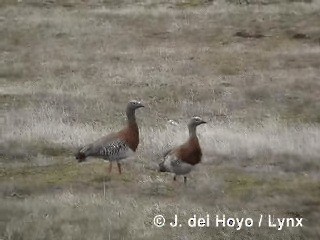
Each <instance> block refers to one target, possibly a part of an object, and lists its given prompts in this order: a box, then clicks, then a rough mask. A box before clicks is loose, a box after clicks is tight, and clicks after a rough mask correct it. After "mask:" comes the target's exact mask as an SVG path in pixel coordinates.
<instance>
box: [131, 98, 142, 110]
mask: <svg viewBox="0 0 320 240" xmlns="http://www.w3.org/2000/svg"><path fill="white" fill-rule="evenodd" d="M142 107H144V105H143V104H142V103H141V102H139V101H137V100H131V101H130V102H128V105H127V109H128V110H136V109H138V108H142Z"/></svg>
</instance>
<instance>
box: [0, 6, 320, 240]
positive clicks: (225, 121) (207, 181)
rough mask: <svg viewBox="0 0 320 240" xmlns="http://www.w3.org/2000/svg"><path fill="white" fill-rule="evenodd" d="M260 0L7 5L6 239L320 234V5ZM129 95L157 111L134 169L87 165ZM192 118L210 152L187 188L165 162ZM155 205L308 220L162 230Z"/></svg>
mask: <svg viewBox="0 0 320 240" xmlns="http://www.w3.org/2000/svg"><path fill="white" fill-rule="evenodd" d="M235 2H236V1H235ZM250 2H251V3H252V4H250V5H248V6H243V5H241V6H240V5H236V4H235V5H234V4H227V3H225V2H224V1H214V2H213V3H207V2H206V1H184V2H180V1H176V2H175V3H166V2H164V1H158V2H157V1H154V2H152V3H151V2H146V3H140V4H138V3H129V2H127V1H108V2H107V3H105V4H104V5H103V4H101V3H99V1H88V2H87V3H85V2H81V1H56V2H55V3H50V2H45V3H44V2H43V1H41V2H40V1H36V0H30V1H29V0H28V1H22V2H21V3H19V4H17V3H13V2H12V1H4V2H2V3H1V4H0V6H1V8H0V25H1V32H0V34H1V36H4V37H2V38H1V39H0V49H1V55H0V60H1V61H0V84H1V85H0V86H1V89H0V103H1V105H0V114H1V120H0V121H1V123H3V124H1V127H2V129H1V133H2V136H3V137H1V149H0V157H1V162H0V164H1V165H0V196H1V199H0V202H1V204H0V213H1V214H0V216H1V217H0V238H4V239H43V238H46V239H69V238H79V239H88V238H92V239H106V238H108V239H130V238H131V239H150V238H151V237H152V238H154V239H163V238H169V239H203V238H209V239H210V238H211V239H239V238H241V237H242V238H245V239H257V238H258V239H266V238H272V239H316V238H318V237H319V235H320V232H319V231H320V230H319V228H318V225H319V220H318V219H319V210H320V209H319V205H320V202H319V201H320V195H319V192H320V191H319V190H320V189H319V186H320V178H319V169H320V164H319V160H318V156H319V153H320V147H319V146H320V145H319V140H320V129H319V127H318V123H319V119H320V115H319V112H320V111H319V110H320V105H319V102H320V101H319V96H320V92H319V89H320V86H319V83H320V81H319V80H320V79H319V76H320V72H319V71H320V70H319V69H320V67H319V66H320V56H319V53H320V48H319V41H320V29H319V25H318V24H317V23H318V22H320V16H319V8H320V4H319V1H316V0H314V1H313V2H312V3H289V2H287V3H282V4H279V2H278V1H273V2H272V3H273V4H262V1H250ZM264 3H268V1H264ZM270 3H271V1H270ZM131 98H138V99H142V100H143V101H144V102H145V103H146V104H147V106H148V108H147V109H144V110H142V111H139V113H138V118H139V121H140V124H141V126H142V142H141V146H140V147H139V153H138V156H137V159H136V160H135V161H134V162H131V163H127V164H126V165H125V167H124V170H125V174H124V175H123V176H118V175H117V174H112V175H111V176H108V175H107V174H106V173H105V167H106V164H105V163H101V162H99V161H93V162H89V163H86V164H82V165H78V164H77V163H75V162H74V159H73V158H72V153H73V152H74V151H75V149H76V148H77V147H79V146H80V145H82V144H84V143H86V142H89V141H91V140H93V139H95V138H97V137H99V136H101V134H102V133H103V132H108V131H110V130H112V129H115V128H119V127H120V126H121V125H122V122H118V121H119V119H124V116H123V112H122V111H123V106H124V105H125V103H126V102H127V100H128V99H131ZM192 115H201V116H203V117H204V118H206V119H208V120H210V124H208V126H205V127H201V128H199V133H200V140H201V143H202V146H203V151H204V164H202V165H201V166H199V167H198V169H197V170H196V171H195V172H194V173H192V175H191V178H190V180H189V183H188V186H186V187H184V186H182V185H181V184H180V185H179V184H178V186H175V185H173V184H172V183H171V177H170V176H168V175H167V174H158V173H157V172H155V171H154V168H155V166H156V163H157V161H158V156H159V154H160V153H161V152H162V151H164V150H165V149H167V148H168V147H169V146H172V145H174V144H176V143H180V142H182V141H183V140H184V139H185V137H186V131H185V127H184V126H185V122H186V119H188V118H189V117H190V116H192ZM169 119H173V120H175V121H177V122H178V123H179V125H178V126H171V125H170V124H169V123H167V121H168V120H169ZM158 213H163V214H164V215H165V216H167V217H169V218H172V217H173V214H174V213H179V215H180V214H181V216H182V218H183V219H184V220H185V219H187V218H188V217H190V216H192V215H193V214H198V213H201V214H205V213H210V214H211V215H214V214H223V213H224V214H226V215H228V216H234V215H237V216H241V217H252V218H254V219H255V220H257V219H258V216H259V214H260V213H262V214H268V213H273V214H276V215H277V216H286V217H293V216H296V217H297V216H301V217H304V218H306V219H307V221H306V222H305V227H304V228H303V229H302V230H301V229H285V230H284V231H276V230H274V229H268V228H265V227H264V228H257V227H254V228H253V229H245V230H241V231H233V230H232V229H223V228H219V229H215V228H213V229H212V228H210V229H196V230H195V229H191V228H186V227H183V228H181V229H174V230H173V229H169V228H168V229H166V231H164V229H156V228H154V227H153V226H152V218H153V217H154V216H155V215H156V214H158Z"/></svg>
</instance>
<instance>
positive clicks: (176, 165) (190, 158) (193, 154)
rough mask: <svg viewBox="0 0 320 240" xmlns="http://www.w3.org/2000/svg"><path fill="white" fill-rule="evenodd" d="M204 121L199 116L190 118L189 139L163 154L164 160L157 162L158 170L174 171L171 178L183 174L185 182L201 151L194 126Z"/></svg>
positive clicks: (174, 178)
mask: <svg viewBox="0 0 320 240" xmlns="http://www.w3.org/2000/svg"><path fill="white" fill-rule="evenodd" d="M203 123H206V122H205V121H203V120H202V119H201V118H200V117H193V118H191V120H190V122H189V124H188V129H189V139H188V141H187V142H185V143H184V144H182V145H180V146H179V147H176V148H173V149H171V150H169V151H167V152H166V153H165V154H164V160H163V161H162V162H161V163H160V164H159V171H160V172H172V173H174V177H173V180H174V181H176V179H177V178H176V176H177V175H184V183H187V177H186V176H185V175H186V174H188V173H189V172H190V171H191V170H192V169H193V167H194V166H195V165H196V164H198V163H199V162H200V161H201V157H202V152H201V148H200V145H199V140H198V137H197V133H196V128H197V126H199V125H200V124H203Z"/></svg>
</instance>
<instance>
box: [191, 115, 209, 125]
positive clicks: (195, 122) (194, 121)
mask: <svg viewBox="0 0 320 240" xmlns="http://www.w3.org/2000/svg"><path fill="white" fill-rule="evenodd" d="M204 123H207V122H206V121H204V120H202V118H200V117H192V118H191V119H190V121H189V124H188V126H194V127H196V126H199V125H201V124H204Z"/></svg>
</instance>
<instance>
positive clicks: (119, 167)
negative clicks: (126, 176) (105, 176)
mask: <svg viewBox="0 0 320 240" xmlns="http://www.w3.org/2000/svg"><path fill="white" fill-rule="evenodd" d="M117 165H118V170H119V174H121V172H122V171H121V163H119V162H118V163H117Z"/></svg>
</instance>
